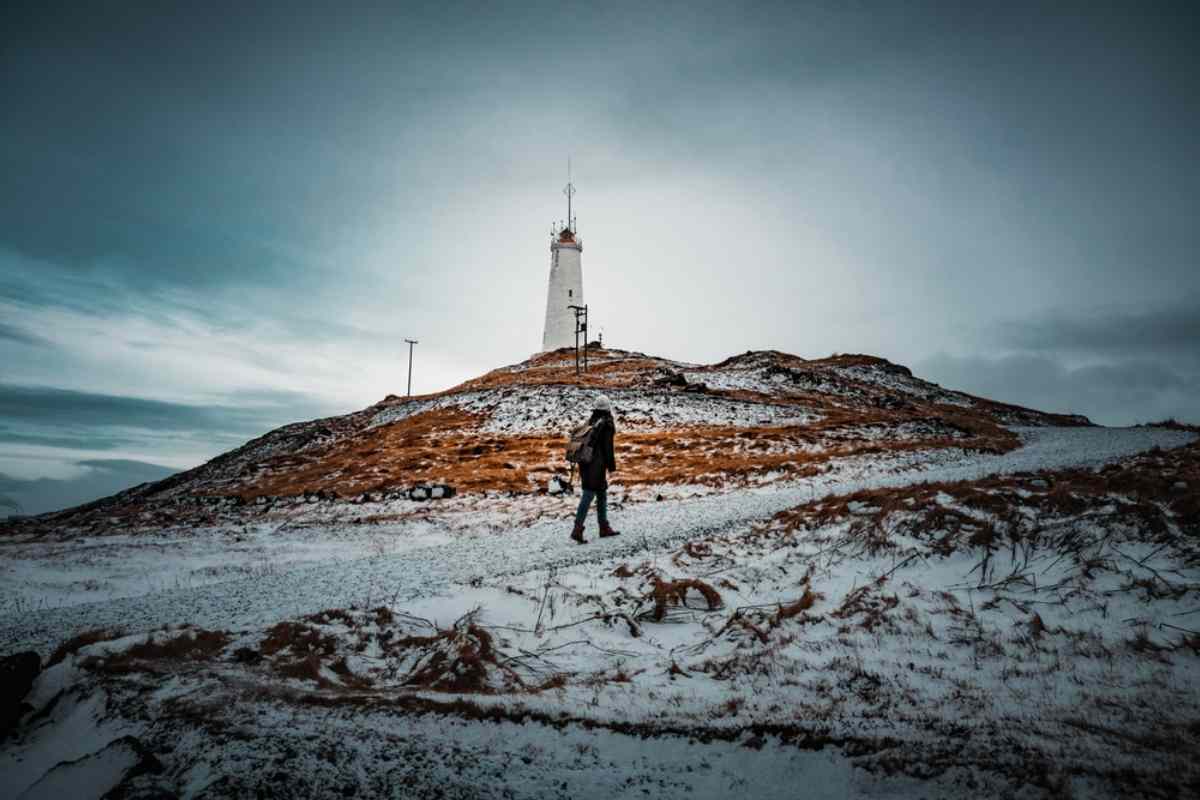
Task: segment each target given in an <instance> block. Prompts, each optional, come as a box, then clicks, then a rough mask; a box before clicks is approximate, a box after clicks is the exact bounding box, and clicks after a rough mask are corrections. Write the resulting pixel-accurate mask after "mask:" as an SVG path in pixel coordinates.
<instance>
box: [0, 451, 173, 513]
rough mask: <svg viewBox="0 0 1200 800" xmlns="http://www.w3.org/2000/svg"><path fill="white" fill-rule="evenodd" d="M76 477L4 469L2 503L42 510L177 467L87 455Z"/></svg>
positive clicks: (18, 510)
mask: <svg viewBox="0 0 1200 800" xmlns="http://www.w3.org/2000/svg"><path fill="white" fill-rule="evenodd" d="M76 466H78V467H79V468H80V469H81V474H79V475H78V476H76V477H74V478H67V479H55V478H36V479H34V480H24V479H20V478H13V477H11V476H8V475H5V474H3V473H0V507H3V506H7V507H8V508H9V509H10V510H11V511H13V512H16V513H21V514H42V513H45V512H47V511H58V510H60V509H63V508H70V507H72V506H77V505H81V504H83V503H88V502H91V501H92V500H97V499H99V498H101V497H107V496H109V495H112V494H115V493H117V492H120V491H122V490H124V489H128V488H130V487H133V486H137V485H138V484H141V483H147V482H150V481H158V480H162V479H163V478H166V477H167V476H169V475H172V474H174V472H175V470H172V469H169V468H167V467H163V466H160V465H158V464H149V463H146V462H143V461H133V460H129V459H85V460H82V461H79V462H77V463H76Z"/></svg>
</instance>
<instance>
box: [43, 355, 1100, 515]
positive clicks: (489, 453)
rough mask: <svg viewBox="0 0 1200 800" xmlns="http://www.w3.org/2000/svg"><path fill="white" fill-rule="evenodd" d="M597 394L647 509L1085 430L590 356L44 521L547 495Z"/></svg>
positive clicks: (802, 375)
mask: <svg viewBox="0 0 1200 800" xmlns="http://www.w3.org/2000/svg"><path fill="white" fill-rule="evenodd" d="M600 392H604V393H606V394H608V395H609V396H610V397H611V398H612V400H613V402H614V404H615V406H616V409H617V416H618V419H619V424H620V427H621V437H620V447H621V464H620V470H621V484H622V485H623V486H624V487H626V488H627V489H629V490H631V491H632V493H633V494H632V496H633V497H636V498H641V499H645V498H646V497H647V496H657V495H659V494H662V493H663V492H664V491H665V492H667V493H668V494H669V493H670V492H671V489H672V488H677V487H681V486H688V487H706V488H707V489H708V490H719V489H728V488H733V487H736V486H748V485H762V484H765V483H770V482H775V481H779V480H795V479H798V478H804V477H806V476H812V475H815V474H818V473H820V472H821V471H822V470H826V469H828V468H829V467H830V465H831V464H833V463H835V462H838V461H839V460H844V459H847V458H853V457H860V458H861V457H866V456H875V457H879V458H889V459H896V460H898V461H902V460H903V458H904V456H905V454H912V453H916V452H926V453H927V452H929V451H933V450H953V451H960V452H989V453H1002V452H1006V451H1008V450H1011V449H1013V448H1015V447H1017V446H1018V443H1019V438H1018V436H1017V435H1016V434H1015V433H1013V432H1012V431H1011V430H1009V428H1010V427H1011V426H1047V425H1055V426H1078V425H1089V424H1090V423H1089V422H1088V420H1087V419H1086V418H1083V417H1079V416H1064V415H1056V414H1046V413H1042V412H1038V411H1033V410H1031V409H1026V408H1021V407H1018V406H1012V405H1007V404H1003V403H997V402H994V401H991V400H986V399H984V398H978V397H972V396H970V395H967V394H964V393H961V392H955V391H950V390H947V389H943V388H941V387H939V386H937V385H936V384H932V383H929V382H927V381H923V380H921V379H919V378H916V377H914V376H913V375H912V373H911V372H910V371H909V370H908V369H907V368H906V367H903V366H899V365H896V364H892V363H890V362H888V361H885V360H883V359H880V358H874V357H872V356H864V355H843V356H834V357H831V358H825V359H818V360H805V359H802V358H799V357H797V356H792V355H788V354H786V353H781V352H778V351H758V352H748V353H745V354H743V355H740V356H734V357H732V358H728V359H726V360H724V361H722V362H720V363H718V364H713V365H707V366H703V365H696V364H686V363H681V362H676V361H671V360H668V359H664V358H657V357H652V356H647V355H644V354H642V353H632V352H626V351H621V350H603V349H599V348H593V349H592V350H591V351H590V353H589V368H588V371H587V372H586V373H585V374H584V375H582V376H577V375H576V370H575V361H574V356H573V352H572V351H571V350H560V351H556V352H551V353H544V354H540V355H538V356H535V357H533V358H531V359H529V360H528V361H525V362H522V363H519V364H515V365H512V366H509V367H504V368H501V369H497V370H494V371H492V372H490V373H488V374H486V375H484V376H482V377H480V378H476V379H474V380H470V381H467V382H466V383H463V384H461V385H459V386H456V387H454V388H452V389H449V390H447V391H445V392H440V393H438V394H434V395H426V396H419V397H413V398H399V397H396V396H394V395H393V396H389V397H387V398H386V399H384V400H382V401H381V402H379V403H377V404H375V405H373V406H371V407H369V408H366V409H363V410H362V411H358V412H354V413H352V414H347V415H345V416H340V417H330V418H326V419H319V420H313V421H310V422H300V423H296V424H293V425H287V426H285V427H282V428H279V429H278V430H275V431H271V432H270V433H268V434H266V435H265V436H262V437H260V438H258V439H255V440H253V441H251V442H248V443H247V444H246V445H244V446H242V447H240V448H238V449H236V450H233V451H231V452H229V453H226V454H224V455H221V456H219V457H217V458H215V459H213V460H212V461H210V462H208V463H207V464H204V465H202V466H200V467H197V468H196V469H192V470H189V471H187V472H183V473H180V474H178V475H175V476H173V477H171V478H169V479H167V480H164V481H160V482H157V483H151V484H145V485H143V486H140V487H137V488H135V489H133V490H130V491H127V492H123V493H121V494H119V495H116V496H114V497H111V498H107V499H105V500H101V501H98V502H96V503H92V504H88V505H86V506H83V507H80V508H76V509H70V510H67V511H64V512H60V513H57V514H53V515H49V516H47V517H44V518H43V519H42V520H41V522H42V524H44V525H47V526H51V527H53V528H54V529H56V530H62V529H63V528H64V527H68V526H69V527H79V528H81V529H87V530H91V531H93V532H97V531H101V530H110V529H112V528H113V524H114V522H115V521H117V520H120V521H121V522H122V524H126V525H142V524H146V523H149V524H152V525H161V524H171V523H172V522H181V521H186V522H191V523H194V522H200V521H203V520H205V519H210V518H212V517H213V516H214V513H215V514H217V515H218V516H219V515H220V514H222V513H225V514H228V513H229V510H230V509H233V508H237V507H240V506H243V505H257V506H259V507H260V510H261V507H262V506H264V505H269V506H271V507H281V506H286V505H296V504H300V503H314V502H321V501H342V502H343V503H344V502H354V503H361V502H364V501H366V502H376V501H382V500H386V499H389V498H390V499H398V498H401V497H403V496H407V492H408V490H409V489H411V488H412V487H413V486H420V485H424V484H430V483H436V484H448V485H450V486H453V487H454V488H455V489H456V490H457V491H458V492H460V493H468V494H480V493H496V492H503V493H507V494H510V495H512V494H523V493H536V492H544V491H546V489H547V486H548V483H549V480H550V478H551V477H553V476H555V475H562V474H563V472H564V469H565V467H566V464H565V463H564V461H563V458H562V447H563V444H564V437H565V432H566V431H567V430H569V429H570V428H571V427H573V426H574V425H576V424H578V423H579V422H580V421H581V420H582V418H584V417H586V414H587V412H588V409H589V408H590V405H589V404H590V403H591V401H592V399H593V398H594V397H595V396H596V395H597V394H598V393H600ZM564 477H566V476H565V475H564ZM214 509H216V511H214ZM355 516H358V515H355ZM377 521H378V520H377Z"/></svg>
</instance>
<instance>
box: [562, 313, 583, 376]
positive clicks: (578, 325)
mask: <svg viewBox="0 0 1200 800" xmlns="http://www.w3.org/2000/svg"><path fill="white" fill-rule="evenodd" d="M567 308H569V309H571V310H572V311H574V312H575V374H576V375H578V374H579V334H580V333H582V334H583V371H584V372H587V327H588V326H587V314H588V307H587V306H586V305H582V306H567Z"/></svg>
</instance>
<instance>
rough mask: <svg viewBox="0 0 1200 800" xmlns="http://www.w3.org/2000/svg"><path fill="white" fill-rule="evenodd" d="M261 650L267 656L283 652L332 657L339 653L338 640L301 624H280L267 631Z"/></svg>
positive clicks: (260, 646)
mask: <svg viewBox="0 0 1200 800" xmlns="http://www.w3.org/2000/svg"><path fill="white" fill-rule="evenodd" d="M259 650H261V651H262V654H263V655H265V656H273V655H275V654H276V653H279V652H280V651H282V650H288V651H290V652H291V653H292V654H293V655H303V656H308V655H326V656H331V655H333V654H334V653H335V652H336V651H337V639H335V638H334V637H333V636H331V635H329V634H326V633H322V632H321V631H319V630H318V629H316V628H314V627H312V626H311V625H305V624H304V623H301V622H290V621H289V622H280V623H278V624H276V625H274V626H272V627H271V628H270V629H269V630H268V631H267V636H266V638H265V639H263V641H262V643H261V644H260V645H259Z"/></svg>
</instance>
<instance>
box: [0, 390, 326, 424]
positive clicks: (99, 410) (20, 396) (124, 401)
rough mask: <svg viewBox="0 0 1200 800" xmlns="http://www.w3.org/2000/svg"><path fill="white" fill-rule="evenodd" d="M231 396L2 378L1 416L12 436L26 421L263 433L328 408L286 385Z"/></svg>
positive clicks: (0, 392) (28, 422) (319, 413)
mask: <svg viewBox="0 0 1200 800" xmlns="http://www.w3.org/2000/svg"><path fill="white" fill-rule="evenodd" d="M231 400H232V401H233V403H234V404H232V405H228V406H223V405H195V404H188V403H172V402H166V401H162V400H152V399H147V398H143V397H122V396H118V395H109V394H96V393H92V392H81V391H75V390H70V389H56V388H53V387H46V386H14V385H11V384H0V420H4V421H5V422H7V423H10V425H9V427H10V430H8V431H6V433H8V434H9V435H10V436H15V435H20V433H21V429H22V426H27V427H28V426H35V427H37V428H45V427H46V426H50V427H51V428H53V427H55V426H62V427H63V428H65V429H68V430H69V429H73V428H84V429H93V430H96V431H101V430H103V429H109V428H135V429H142V430H149V431H175V432H181V431H227V432H232V433H238V434H258V433H265V432H266V430H268V429H270V428H271V427H274V426H276V425H279V424H283V423H284V422H291V421H296V420H297V419H308V418H310V417H313V416H320V415H321V411H328V409H327V408H325V407H322V406H320V405H319V404H317V403H314V402H313V400H312V399H311V398H309V397H306V396H304V395H301V394H298V393H294V392H286V391H272V392H242V393H234V394H233V395H232V396H231ZM239 400H240V401H241V404H238V401H239ZM13 426H15V429H13Z"/></svg>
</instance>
